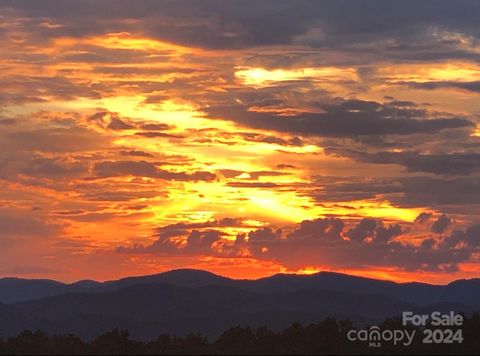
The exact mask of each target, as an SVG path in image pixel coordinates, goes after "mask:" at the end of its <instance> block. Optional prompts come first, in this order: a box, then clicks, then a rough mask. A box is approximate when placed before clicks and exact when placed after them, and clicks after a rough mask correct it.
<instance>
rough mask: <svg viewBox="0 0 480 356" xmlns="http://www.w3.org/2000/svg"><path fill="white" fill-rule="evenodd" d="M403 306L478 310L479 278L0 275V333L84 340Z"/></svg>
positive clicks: (214, 330)
mask: <svg viewBox="0 0 480 356" xmlns="http://www.w3.org/2000/svg"><path fill="white" fill-rule="evenodd" d="M403 311H414V312H431V311H441V312H449V311H455V312H464V313H466V314H470V313H472V312H475V311H480V279H470V280H458V281H454V282H451V283H449V284H448V285H432V284H425V283H395V282H390V281H384V280H376V279H370V278H362V277H355V276H350V275H345V274H339V273H332V272H320V273H317V274H313V275H290V274H277V275H274V276H271V277H267V278H262V279H257V280H236V279H230V278H226V277H222V276H218V275H215V274H213V273H210V272H206V271H201V270H191V269H181V270H173V271H169V272H165V273H160V274H155V275H149V276H141V277H128V278H123V279H119V280H114V281H107V282H96V281H91V280H84V281H79V282H76V283H72V284H65V283H61V282H57V281H53V280H38V279H37V280H29V279H19V278H3V279H0V337H1V336H10V335H14V334H16V333H18V332H20V331H21V330H23V329H31V330H35V329H42V330H44V331H46V332H48V333H75V334H77V335H79V336H81V337H83V338H85V339H90V338H92V337H94V336H96V335H99V334H101V333H102V332H104V331H106V330H109V329H112V328H115V327H119V328H127V329H128V330H129V331H130V334H131V335H132V337H133V338H137V339H141V340H147V339H154V338H156V337H157V336H158V335H159V334H161V333H169V334H173V335H185V334H187V333H190V332H200V333H202V334H204V335H207V336H210V337H215V336H218V334H219V333H220V332H221V331H223V330H225V329H226V328H228V327H231V326H235V325H250V326H252V327H258V326H267V327H269V328H271V329H274V330H278V329H281V328H284V327H286V326H288V325H290V324H291V323H293V322H301V323H310V322H318V321H320V320H323V319H324V318H326V317H329V316H334V317H337V318H339V319H350V320H352V321H353V322H354V323H357V324H375V323H376V322H378V321H380V320H382V319H384V318H387V317H394V316H399V315H401V313H402V312H403Z"/></svg>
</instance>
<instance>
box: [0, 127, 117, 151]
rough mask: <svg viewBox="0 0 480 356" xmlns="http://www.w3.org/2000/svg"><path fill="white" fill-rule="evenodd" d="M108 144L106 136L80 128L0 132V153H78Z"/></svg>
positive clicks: (104, 146) (108, 140) (108, 139)
mask: <svg viewBox="0 0 480 356" xmlns="http://www.w3.org/2000/svg"><path fill="white" fill-rule="evenodd" d="M109 143H110V138H109V137H108V136H102V135H100V134H98V133H96V132H94V131H91V130H88V129H85V128H81V127H69V128H57V127H50V128H38V129H36V130H25V129H18V130H15V131H13V132H11V131H10V132H7V131H4V132H2V131H0V149H1V151H2V152H10V151H14V152H19V151H43V152H52V153H65V152H80V151H89V150H96V149H102V148H106V147H108V145H109Z"/></svg>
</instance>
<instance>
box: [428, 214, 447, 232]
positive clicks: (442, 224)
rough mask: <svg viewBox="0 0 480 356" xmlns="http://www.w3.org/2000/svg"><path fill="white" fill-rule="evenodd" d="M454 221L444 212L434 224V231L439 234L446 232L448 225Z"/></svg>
mask: <svg viewBox="0 0 480 356" xmlns="http://www.w3.org/2000/svg"><path fill="white" fill-rule="evenodd" d="M451 223H452V220H450V218H449V217H448V216H446V215H445V214H442V215H441V216H439V217H438V219H437V220H435V222H434V223H433V224H432V227H431V229H432V232H435V233H437V234H441V233H442V232H444V231H445V230H446V229H447V227H448V226H449V225H450V224H451Z"/></svg>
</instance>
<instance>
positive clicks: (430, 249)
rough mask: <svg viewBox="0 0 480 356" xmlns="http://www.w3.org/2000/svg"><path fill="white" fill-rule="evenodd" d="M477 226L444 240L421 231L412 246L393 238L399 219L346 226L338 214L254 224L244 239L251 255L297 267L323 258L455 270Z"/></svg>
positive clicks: (470, 249)
mask: <svg viewBox="0 0 480 356" xmlns="http://www.w3.org/2000/svg"><path fill="white" fill-rule="evenodd" d="M477 230H478V228H477V227H476V226H475V225H472V226H471V227H469V228H468V229H467V230H466V231H465V232H463V231H456V232H454V233H452V235H451V236H448V237H447V238H445V240H431V239H429V238H428V237H424V239H423V242H424V243H421V244H420V245H419V246H415V245H411V244H405V243H401V242H399V241H397V240H396V238H397V237H400V236H401V234H402V229H401V227H400V226H399V225H396V224H393V225H389V226H387V225H385V224H384V223H383V222H381V221H378V220H373V219H364V220H361V221H360V222H358V223H357V224H356V225H354V226H353V227H351V228H347V227H346V226H345V225H344V224H343V222H342V221H341V220H338V219H332V218H331V219H317V220H310V221H304V222H302V223H301V224H300V226H299V228H297V229H296V230H294V231H293V232H291V233H288V234H282V233H281V232H279V231H273V230H271V229H262V230H257V231H255V232H252V233H250V234H249V236H252V237H253V239H251V240H250V239H249V241H248V246H249V248H250V251H251V252H252V253H253V255H254V256H255V257H258V258H266V259H274V260H275V261H277V262H280V263H282V264H283V265H286V266H288V267H291V268H299V267H300V264H301V265H303V266H304V265H312V266H314V265H324V264H328V265H333V266H335V267H337V268H342V267H343V268H359V267H372V266H382V267H397V268H400V269H404V270H408V271H417V270H429V271H442V270H446V271H447V270H448V271H454V270H456V269H457V268H458V264H459V263H461V262H464V261H467V260H468V259H469V258H470V257H471V255H472V254H473V253H475V252H477V251H478V244H477V245H475V244H474V243H472V242H470V240H471V236H473V234H474V233H475V232H477ZM342 236H346V237H349V238H350V239H345V238H343V237H342ZM449 239H455V244H459V243H460V242H466V243H467V245H466V246H465V245H464V246H463V247H460V245H459V246H458V247H456V248H452V247H451V245H452V244H451V243H450V244H449V245H447V243H446V241H449ZM477 240H478V239H477ZM474 241H476V240H474ZM300 257H301V258H300ZM299 261H301V263H300V262H299Z"/></svg>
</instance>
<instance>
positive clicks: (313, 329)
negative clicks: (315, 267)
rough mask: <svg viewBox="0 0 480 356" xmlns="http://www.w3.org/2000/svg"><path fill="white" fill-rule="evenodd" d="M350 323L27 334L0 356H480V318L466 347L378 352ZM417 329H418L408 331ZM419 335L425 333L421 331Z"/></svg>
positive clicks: (5, 343)
mask: <svg viewBox="0 0 480 356" xmlns="http://www.w3.org/2000/svg"><path fill="white" fill-rule="evenodd" d="M379 326H380V328H382V329H405V328H406V327H404V326H402V321H401V319H400V318H390V319H386V320H385V321H384V322H383V323H382V324H380V325H379ZM352 328H354V325H353V324H352V323H351V322H350V321H337V320H336V319H335V318H327V319H325V320H324V321H322V322H320V323H317V324H310V325H301V324H298V323H294V324H292V325H291V326H290V327H288V328H286V329H284V330H283V331H280V332H273V331H271V330H269V329H268V328H266V327H260V328H257V329H252V328H250V327H248V326H246V327H243V326H235V327H232V328H229V329H227V330H225V331H224V332H223V333H222V334H221V335H220V336H219V337H218V338H217V339H216V340H215V341H209V340H208V339H207V338H206V337H204V336H202V335H201V334H199V333H192V334H189V335H187V336H184V337H175V336H170V335H166V334H162V335H160V336H158V338H157V339H156V340H152V341H148V342H142V341H136V340H132V339H130V335H129V333H128V331H127V330H124V329H113V330H111V331H108V332H106V333H104V334H102V335H100V336H98V337H96V338H94V339H93V340H91V341H88V342H87V341H84V340H82V339H81V338H79V337H78V336H75V335H73V334H66V335H53V336H49V335H47V334H46V333H44V332H42V331H41V330H37V331H35V332H32V331H29V330H25V331H22V332H21V333H20V334H18V335H17V336H15V337H10V338H7V339H0V354H1V355H217V354H219V355H224V354H228V355H262V354H264V355H268V354H279V355H293V354H295V355H299V354H300V355H301V354H310V355H322V354H342V355H348V354H352V355H354V354H373V355H375V354H382V355H385V354H399V355H402V354H403V355H405V354H424V355H427V354H438V355H449V354H452V355H454V354H460V355H461V354H472V355H480V314H473V315H472V316H470V317H465V322H464V324H463V325H462V327H461V328H462V331H463V337H464V340H463V343H461V344H458V343H455V344H433V345H432V344H428V345H427V344H423V343H422V338H421V337H417V338H415V341H414V342H413V343H412V344H411V345H410V346H408V347H405V346H402V345H396V346H395V345H393V344H391V343H382V346H381V347H379V348H372V347H369V345H368V343H366V342H360V341H356V342H352V341H349V340H348V339H347V333H348V331H349V330H351V329H352ZM407 328H410V329H413V328H414V327H413V326H407ZM418 331H420V329H418Z"/></svg>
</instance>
